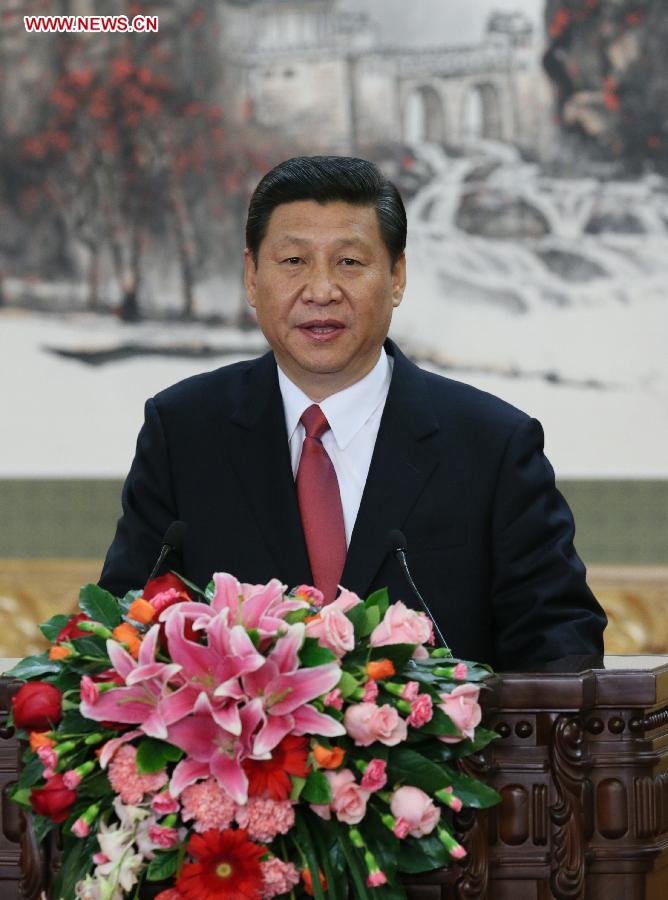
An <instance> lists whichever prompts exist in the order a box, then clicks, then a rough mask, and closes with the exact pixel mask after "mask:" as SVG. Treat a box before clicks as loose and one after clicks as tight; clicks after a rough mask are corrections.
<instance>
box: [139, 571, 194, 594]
mask: <svg viewBox="0 0 668 900" xmlns="http://www.w3.org/2000/svg"><path fill="white" fill-rule="evenodd" d="M170 588H171V589H173V590H175V591H178V592H179V593H180V594H185V597H184V598H183V599H184V600H190V599H191V597H190V592H189V591H188V586H187V585H186V584H184V583H183V582H182V581H181V579H180V578H179V577H178V575H172V573H171V572H168V573H167V574H166V575H160V576H158V578H152V579H151V580H150V581H147V582H146V586H145V587H144V591H143V595H142V596H143V597H144V600H150V599H151V597H155V595H156V594H162V593H164V591H168V590H170Z"/></svg>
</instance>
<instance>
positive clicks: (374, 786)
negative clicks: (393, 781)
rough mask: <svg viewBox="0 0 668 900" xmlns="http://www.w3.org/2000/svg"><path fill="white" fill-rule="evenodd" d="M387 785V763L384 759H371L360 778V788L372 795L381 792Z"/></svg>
mask: <svg viewBox="0 0 668 900" xmlns="http://www.w3.org/2000/svg"><path fill="white" fill-rule="evenodd" d="M386 784H387V763H386V762H385V760H384V759H372V760H371V762H370V763H369V765H368V766H367V767H366V772H365V773H364V775H363V776H362V787H363V788H364V790H365V791H369V792H370V793H373V792H374V791H380V790H382V789H383V788H384V787H385V785H386Z"/></svg>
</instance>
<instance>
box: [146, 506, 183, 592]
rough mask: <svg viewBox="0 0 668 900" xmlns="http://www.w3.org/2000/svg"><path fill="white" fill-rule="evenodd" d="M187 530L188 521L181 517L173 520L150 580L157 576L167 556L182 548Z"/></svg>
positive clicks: (149, 577) (164, 538)
mask: <svg viewBox="0 0 668 900" xmlns="http://www.w3.org/2000/svg"><path fill="white" fill-rule="evenodd" d="M187 530H188V525H187V523H186V522H181V521H180V519H176V521H174V522H172V524H171V525H170V526H169V528H168V529H167V531H166V532H165V536H164V537H163V539H162V547H161V548H160V553H159V555H158V558H157V559H156V561H155V565H154V566H153V568H152V569H151V574H150V575H149V576H148V581H150V580H151V579H152V578H155V576H156V575H157V574H158V572H159V571H160V566H161V565H162V564H163V562H164V561H165V558H166V557H167V556H168V555H169V554H170V553H171V552H172V551H173V550H180V549H181V547H182V545H183V540H184V538H185V536H186V531H187Z"/></svg>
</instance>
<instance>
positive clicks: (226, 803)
mask: <svg viewBox="0 0 668 900" xmlns="http://www.w3.org/2000/svg"><path fill="white" fill-rule="evenodd" d="M181 803H182V805H183V810H182V812H181V817H182V819H183V821H184V822H189V821H190V820H191V819H194V820H195V831H197V832H200V833H201V832H203V831H208V830H209V829H210V828H214V829H216V830H218V831H225V829H226V828H229V827H230V824H231V823H232V820H233V819H234V814H235V812H236V809H237V805H236V803H235V802H234V800H232V798H231V797H230V795H229V794H228V793H227V792H226V791H224V790H223V789H222V788H221V787H220V786H219V784H218V782H217V781H216V780H215V779H213V778H207V779H206V781H199V782H198V783H197V784H191V785H189V786H188V787H187V788H185V790H184V791H183V793H182V794H181Z"/></svg>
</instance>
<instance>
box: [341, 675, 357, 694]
mask: <svg viewBox="0 0 668 900" xmlns="http://www.w3.org/2000/svg"><path fill="white" fill-rule="evenodd" d="M358 687H359V681H358V680H357V679H356V678H355V677H354V676H353V675H351V674H350V672H343V673H342V675H341V680H340V681H339V684H338V688H339V690H340V691H341V694H342V695H343V697H344V699H347V698H348V697H350V695H351V694H352V693H353V692H354V691H356V690H357V688H358Z"/></svg>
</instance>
